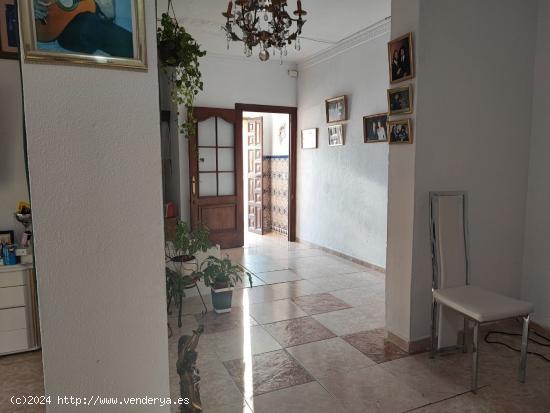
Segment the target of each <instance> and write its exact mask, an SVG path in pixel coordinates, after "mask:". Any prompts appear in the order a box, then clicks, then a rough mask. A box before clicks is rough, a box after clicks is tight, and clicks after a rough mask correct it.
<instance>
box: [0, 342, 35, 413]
mask: <svg viewBox="0 0 550 413" xmlns="http://www.w3.org/2000/svg"><path fill="white" fill-rule="evenodd" d="M43 394H44V378H43V372H42V352H41V351H33V352H29V353H21V354H14V355H9V356H3V357H0V412H2V411H3V409H6V410H7V409H16V408H17V409H20V407H18V406H14V405H12V403H11V402H10V398H11V396H28V395H33V396H40V395H43ZM19 411H24V410H19Z"/></svg>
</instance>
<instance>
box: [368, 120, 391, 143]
mask: <svg viewBox="0 0 550 413" xmlns="http://www.w3.org/2000/svg"><path fill="white" fill-rule="evenodd" d="M363 136H364V139H365V143H373V142H387V141H388V114H387V113H379V114H377V115H371V116H364V117H363Z"/></svg>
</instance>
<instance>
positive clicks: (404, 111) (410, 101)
mask: <svg viewBox="0 0 550 413" xmlns="http://www.w3.org/2000/svg"><path fill="white" fill-rule="evenodd" d="M401 92H407V94H408V96H407V100H408V106H406V107H405V108H403V109H393V108H392V107H393V106H392V96H395V95H397V94H398V93H401ZM387 94H388V114H389V115H390V116H391V115H408V114H411V113H413V105H414V97H413V87H412V85H406V86H399V87H395V88H392V89H388V93H387Z"/></svg>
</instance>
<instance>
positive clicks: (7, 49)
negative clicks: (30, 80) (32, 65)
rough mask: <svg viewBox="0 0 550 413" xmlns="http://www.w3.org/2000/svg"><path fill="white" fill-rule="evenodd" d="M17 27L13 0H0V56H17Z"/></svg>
mask: <svg viewBox="0 0 550 413" xmlns="http://www.w3.org/2000/svg"><path fill="white" fill-rule="evenodd" d="M18 45H19V29H18V26H17V6H16V5H15V0H0V58H2V59H18V58H19V54H18V51H19V48H18Z"/></svg>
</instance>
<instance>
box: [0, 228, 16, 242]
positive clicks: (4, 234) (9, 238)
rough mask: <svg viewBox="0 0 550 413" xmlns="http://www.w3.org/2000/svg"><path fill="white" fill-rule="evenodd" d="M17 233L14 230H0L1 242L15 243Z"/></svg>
mask: <svg viewBox="0 0 550 413" xmlns="http://www.w3.org/2000/svg"><path fill="white" fill-rule="evenodd" d="M14 242H15V235H14V232H13V231H0V244H13V243H14Z"/></svg>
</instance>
